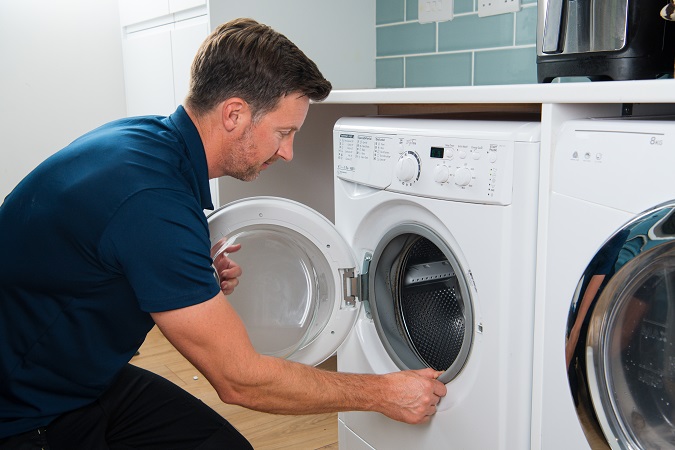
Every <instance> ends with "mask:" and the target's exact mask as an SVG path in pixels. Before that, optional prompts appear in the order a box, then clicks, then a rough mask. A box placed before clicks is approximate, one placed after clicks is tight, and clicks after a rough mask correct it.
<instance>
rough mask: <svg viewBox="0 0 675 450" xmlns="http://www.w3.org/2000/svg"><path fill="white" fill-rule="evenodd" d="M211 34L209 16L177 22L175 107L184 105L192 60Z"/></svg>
mask: <svg viewBox="0 0 675 450" xmlns="http://www.w3.org/2000/svg"><path fill="white" fill-rule="evenodd" d="M208 33H209V23H208V19H207V16H206V15H204V16H200V17H195V18H193V19H188V20H183V21H180V22H176V24H175V29H174V30H173V31H172V32H171V47H172V55H173V83H174V86H173V88H174V99H175V105H174V106H175V107H177V106H178V105H179V104H181V103H183V100H184V99H185V95H186V94H187V91H188V87H189V82H190V67H191V66H192V60H193V59H194V57H195V54H196V53H197V50H198V49H199V46H200V45H201V44H202V42H203V41H204V39H205V38H206V36H207V35H208Z"/></svg>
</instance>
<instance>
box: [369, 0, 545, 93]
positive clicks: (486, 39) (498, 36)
mask: <svg viewBox="0 0 675 450" xmlns="http://www.w3.org/2000/svg"><path fill="white" fill-rule="evenodd" d="M476 1H477V0H455V1H454V19H453V20H451V21H447V22H439V23H425V24H421V23H419V22H418V20H417V5H418V0H376V2H377V3H376V5H377V6H376V38H377V58H376V73H377V87H379V88H400V87H430V86H472V85H488V84H523V83H536V82H537V63H536V48H535V37H536V32H537V31H536V30H537V3H536V0H521V6H522V7H521V10H520V11H518V12H517V13H509V14H500V15H497V16H489V17H478V5H477V3H476Z"/></svg>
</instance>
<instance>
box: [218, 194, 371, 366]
mask: <svg viewBox="0 0 675 450" xmlns="http://www.w3.org/2000/svg"><path fill="white" fill-rule="evenodd" d="M208 222H209V230H210V234H211V245H212V246H213V245H215V244H216V243H217V242H218V241H219V240H221V239H223V238H227V245H232V244H242V247H241V249H240V250H239V251H238V252H236V253H233V254H232V259H233V260H234V261H236V262H237V264H239V265H240V266H241V267H242V271H243V273H242V276H241V277H240V278H239V285H238V286H237V288H236V289H235V291H234V292H233V293H232V294H230V295H228V300H229V301H230V303H231V304H232V306H233V307H234V308H235V310H236V311H237V313H238V314H239V315H240V316H241V318H242V320H243V322H244V324H245V326H246V330H247V331H248V334H249V337H250V338H251V341H252V343H253V346H254V347H255V349H256V350H257V351H258V352H260V353H262V354H265V355H270V356H276V357H281V358H286V359H290V360H293V361H298V362H302V363H304V364H310V365H316V364H319V363H321V362H322V361H324V360H325V359H327V358H328V357H330V356H331V355H333V354H334V353H335V351H336V350H337V348H338V347H339V346H340V345H341V344H342V342H343V341H344V340H345V339H346V338H347V335H348V334H349V332H350V331H351V329H352V327H353V325H354V323H355V321H356V318H357V316H358V312H359V307H360V301H359V294H358V287H359V286H360V280H359V276H358V270H356V263H355V257H354V255H353V253H352V252H351V249H350V248H349V246H348V245H347V243H346V242H345V241H344V239H343V238H342V236H340V234H339V233H338V232H337V230H336V229H335V227H334V225H333V224H332V223H331V222H330V221H329V220H328V219H326V218H325V217H324V216H323V215H321V214H320V213H318V212H317V211H315V210H313V209H311V208H309V207H307V206H305V205H303V204H301V203H298V202H295V201H292V200H289V199H284V198H277V197H254V198H248V199H243V200H239V201H235V202H232V203H229V204H227V205H225V206H223V207H221V208H219V209H218V210H216V211H214V212H213V213H212V214H210V215H209V216H208Z"/></svg>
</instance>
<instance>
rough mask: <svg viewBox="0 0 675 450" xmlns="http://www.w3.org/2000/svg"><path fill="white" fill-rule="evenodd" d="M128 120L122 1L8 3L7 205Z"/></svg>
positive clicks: (2, 162)
mask: <svg viewBox="0 0 675 450" xmlns="http://www.w3.org/2000/svg"><path fill="white" fill-rule="evenodd" d="M125 115H126V106H125V100H124V72H123V67H122V42H121V37H120V24H119V12H118V7H117V0H96V1H92V0H2V1H0V202H1V201H2V199H4V198H5V196H6V195H7V194H8V193H9V192H10V191H11V189H12V188H13V187H14V186H15V185H16V184H17V183H18V182H19V181H20V180H21V178H23V177H24V176H25V175H26V174H27V173H28V172H29V171H30V170H32V169H33V168H34V167H35V166H36V165H37V164H39V163H40V162H41V161H42V160H43V159H45V158H46V157H47V156H49V155H51V154H52V153H54V152H56V151H57V150H59V149H61V148H62V147H64V146H65V145H67V144H68V143H69V142H71V141H72V140H73V139H75V138H77V137H78V136H79V135H81V134H83V133H85V132H86V131H89V130H90V129H92V128H94V127H96V126H98V125H101V124H103V123H105V122H108V121H110V120H113V119H116V118H119V117H124V116H125Z"/></svg>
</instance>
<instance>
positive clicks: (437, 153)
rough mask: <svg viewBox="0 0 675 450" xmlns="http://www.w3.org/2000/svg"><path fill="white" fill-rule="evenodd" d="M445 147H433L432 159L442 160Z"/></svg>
mask: <svg viewBox="0 0 675 450" xmlns="http://www.w3.org/2000/svg"><path fill="white" fill-rule="evenodd" d="M443 150H444V149H443V147H431V155H430V156H431V157H432V158H442V157H443Z"/></svg>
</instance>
